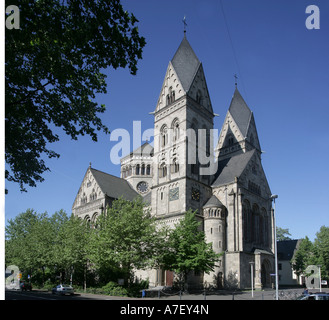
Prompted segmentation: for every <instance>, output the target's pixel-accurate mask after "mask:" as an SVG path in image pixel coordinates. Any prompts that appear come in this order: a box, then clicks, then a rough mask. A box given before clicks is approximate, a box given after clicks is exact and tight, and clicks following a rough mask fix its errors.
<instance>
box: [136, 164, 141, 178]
mask: <svg viewBox="0 0 329 320" xmlns="http://www.w3.org/2000/svg"><path fill="white" fill-rule="evenodd" d="M139 174H140V165H139V164H138V165H137V166H136V175H137V176H139Z"/></svg>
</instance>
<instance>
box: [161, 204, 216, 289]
mask: <svg viewBox="0 0 329 320" xmlns="http://www.w3.org/2000/svg"><path fill="white" fill-rule="evenodd" d="M199 225H200V223H199V222H198V221H197V220H196V217H195V212H192V210H189V211H187V212H186V213H185V215H184V218H183V219H182V220H180V222H179V224H178V225H177V226H176V227H175V229H173V230H172V231H171V232H170V233H169V236H168V242H167V244H166V246H167V250H166V251H165V252H164V257H163V268H164V269H166V270H172V271H174V272H175V273H177V274H178V275H179V282H180V286H181V288H183V286H184V284H185V283H186V280H187V275H188V273H189V272H190V271H195V272H206V273H209V272H210V271H213V270H214V266H215V263H216V261H218V259H219V257H220V254H216V253H215V252H214V251H213V249H212V244H211V243H206V241H205V234H204V232H202V231H200V230H199Z"/></svg>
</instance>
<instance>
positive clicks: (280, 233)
mask: <svg viewBox="0 0 329 320" xmlns="http://www.w3.org/2000/svg"><path fill="white" fill-rule="evenodd" d="M289 236H291V234H290V232H289V229H283V228H279V227H276V240H277V241H283V240H291V238H290V237H289Z"/></svg>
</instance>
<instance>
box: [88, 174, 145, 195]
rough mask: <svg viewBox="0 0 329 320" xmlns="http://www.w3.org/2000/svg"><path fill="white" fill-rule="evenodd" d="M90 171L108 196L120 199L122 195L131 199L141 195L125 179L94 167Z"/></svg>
mask: <svg viewBox="0 0 329 320" xmlns="http://www.w3.org/2000/svg"><path fill="white" fill-rule="evenodd" d="M90 171H91V173H92V174H93V176H94V178H95V180H96V182H97V184H98V185H99V187H100V188H101V190H102V192H103V193H105V194H106V195H107V196H109V197H111V198H114V199H119V198H120V197H122V198H124V199H126V200H130V201H132V200H134V199H135V198H136V197H138V196H139V194H138V193H137V192H136V191H135V190H134V189H132V187H131V186H130V184H129V183H128V182H127V181H126V180H125V179H122V178H119V177H116V176H112V175H111V174H108V173H105V172H102V171H98V170H96V169H93V168H90Z"/></svg>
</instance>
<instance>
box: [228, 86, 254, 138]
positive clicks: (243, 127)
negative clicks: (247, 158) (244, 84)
mask: <svg viewBox="0 0 329 320" xmlns="http://www.w3.org/2000/svg"><path fill="white" fill-rule="evenodd" d="M229 112H230V114H231V116H232V117H233V119H234V121H235V123H236V124H237V126H238V127H239V130H240V131H241V133H242V135H243V137H246V136H247V133H248V128H249V124H250V121H251V117H252V111H251V110H250V109H249V107H248V106H247V104H246V102H245V101H244V99H243V98H242V96H241V94H240V92H239V90H238V89H237V88H236V89H235V91H234V94H233V98H232V100H231V105H230V108H229Z"/></svg>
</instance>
